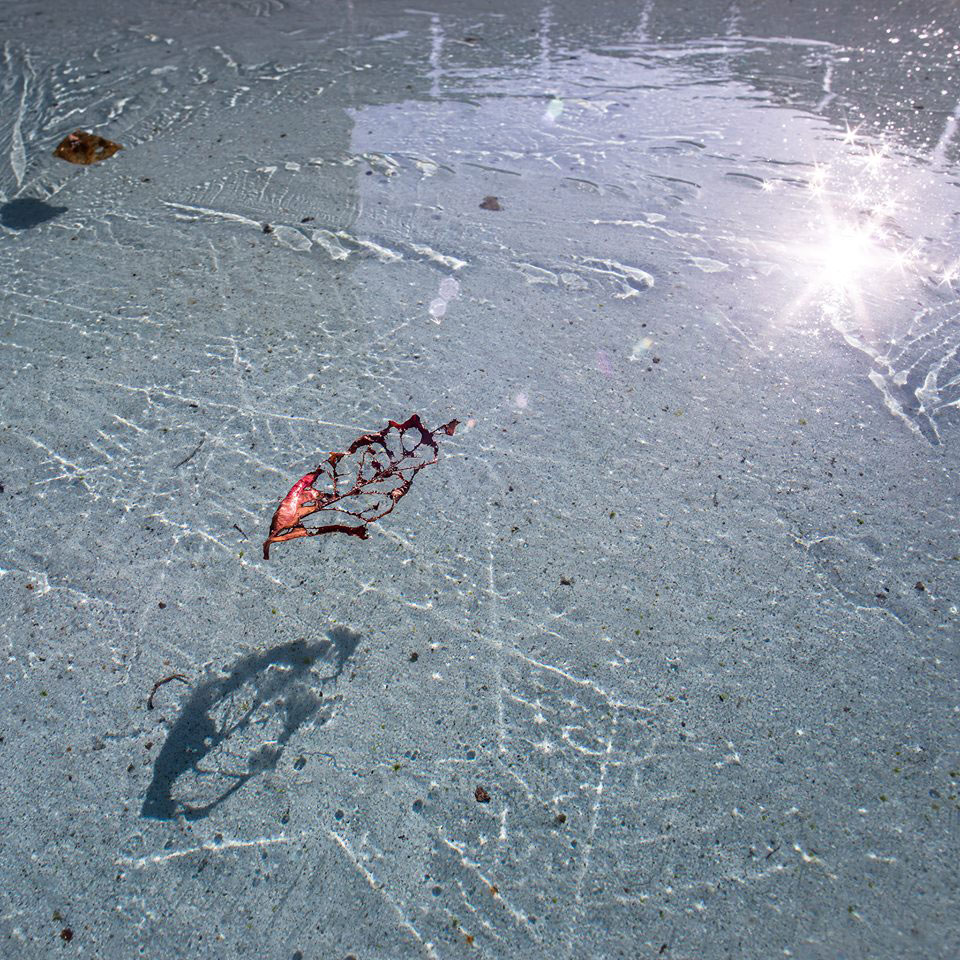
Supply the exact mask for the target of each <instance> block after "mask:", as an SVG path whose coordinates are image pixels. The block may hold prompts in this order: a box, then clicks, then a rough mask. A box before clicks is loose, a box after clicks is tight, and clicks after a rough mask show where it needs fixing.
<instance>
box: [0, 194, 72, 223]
mask: <svg viewBox="0 0 960 960" xmlns="http://www.w3.org/2000/svg"><path fill="white" fill-rule="evenodd" d="M67 209H68V208H67V207H55V206H53V204H50V203H47V202H46V201H44V200H38V199H37V198H36V197H18V198H17V199H16V200H11V201H10V202H9V203H4V204H0V223H2V224H3V225H4V226H5V227H7V228H8V229H10V230H29V229H31V228H32V227H38V226H40V224H41V223H46V222H47V221H48V220H53V219H54V217H59V216H60V214H61V213H66V212H67Z"/></svg>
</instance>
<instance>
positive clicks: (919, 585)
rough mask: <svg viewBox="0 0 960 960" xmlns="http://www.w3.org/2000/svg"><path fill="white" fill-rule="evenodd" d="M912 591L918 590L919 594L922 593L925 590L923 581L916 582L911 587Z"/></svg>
mask: <svg viewBox="0 0 960 960" xmlns="http://www.w3.org/2000/svg"><path fill="white" fill-rule="evenodd" d="M913 589H914V590H919V591H920V592H921V593H923V591H924V590H926V589H927V588H926V587H925V586H924V585H923V581H922V580H918V581H917V582H916V583H915V584H914V585H913Z"/></svg>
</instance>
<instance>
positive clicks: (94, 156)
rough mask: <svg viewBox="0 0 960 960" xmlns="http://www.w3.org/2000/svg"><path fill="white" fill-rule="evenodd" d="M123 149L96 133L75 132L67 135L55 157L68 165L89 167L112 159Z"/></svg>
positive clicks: (55, 151)
mask: <svg viewBox="0 0 960 960" xmlns="http://www.w3.org/2000/svg"><path fill="white" fill-rule="evenodd" d="M122 149H123V147H122V146H121V145H120V144H119V143H114V142H113V141H112V140H106V139H105V138H104V137H98V136H97V135H96V134H95V133H87V132H86V130H74V131H73V133H69V134H67V136H65V137H64V138H63V139H62V140H61V141H60V143H59V144H58V145H57V149H56V150H54V151H53V155H54V156H55V157H59V158H60V159H61V160H66V161H67V162H68V163H79V164H82V165H83V166H89V165H90V164H91V163H99V162H100V161H101V160H106V159H107V157H112V156H113V155H114V154H115V153H116V152H117V151H118V150H122Z"/></svg>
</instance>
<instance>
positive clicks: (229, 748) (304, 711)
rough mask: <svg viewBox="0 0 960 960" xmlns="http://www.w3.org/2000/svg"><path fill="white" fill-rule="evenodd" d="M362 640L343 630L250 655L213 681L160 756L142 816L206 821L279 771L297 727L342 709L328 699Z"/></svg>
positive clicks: (188, 707)
mask: <svg viewBox="0 0 960 960" xmlns="http://www.w3.org/2000/svg"><path fill="white" fill-rule="evenodd" d="M359 642H360V634H358V633H355V632H354V631H352V630H349V629H347V628H345V627H336V628H334V629H332V630H329V631H328V632H327V636H326V638H325V639H323V640H319V641H313V642H308V641H306V640H294V641H292V642H290V643H283V644H279V645H278V646H275V647H272V648H271V649H270V650H267V651H265V652H258V653H251V654H248V655H247V656H245V657H242V658H241V659H240V660H238V661H237V662H236V663H235V664H234V666H233V667H232V668H230V669H229V672H225V673H220V674H217V675H214V676H211V677H209V678H208V679H205V680H204V681H203V682H202V683H200V685H199V686H197V688H196V689H195V690H194V691H193V693H192V694H191V696H190V699H189V700H188V701H187V703H186V704H185V705H184V707H183V709H182V710H181V712H180V716H179V717H178V718H177V720H176V722H175V723H174V725H173V727H172V728H171V729H170V733H169V735H168V736H167V739H166V742H165V743H164V745H163V747H162V749H161V750H160V753H159V754H158V755H157V758H156V760H155V761H154V765H153V780H152V781H151V783H150V786H149V787H148V789H147V792H146V796H145V797H144V801H143V806H142V808H141V810H140V816H141V817H145V818H148V819H152V820H170V819H172V818H173V817H175V816H177V815H182V816H183V817H185V818H186V819H188V820H198V819H201V818H203V817H206V816H209V814H210V813H211V812H212V811H213V810H215V809H216V808H217V807H218V806H219V805H220V804H221V803H223V802H224V801H225V800H227V799H228V798H229V797H231V796H232V795H233V794H234V793H236V792H237V791H238V790H240V789H241V788H242V787H243V786H244V785H245V784H246V783H247V782H248V781H250V780H251V779H253V778H254V777H256V776H257V775H258V774H261V773H263V772H265V771H267V770H273V769H275V768H276V766H277V763H278V762H279V760H280V757H281V756H282V754H283V750H284V748H285V746H286V744H287V742H288V741H289V740H290V738H291V737H292V736H293V735H294V734H295V733H296V732H297V730H299V729H300V728H301V727H302V726H304V724H306V723H308V722H309V723H311V724H312V725H313V726H319V725H322V724H324V723H326V722H327V721H328V720H329V719H331V717H332V716H333V714H334V713H335V711H336V706H337V702H338V700H339V698H331V697H327V698H324V696H323V687H324V686H325V685H326V684H331V683H335V682H336V680H337V678H338V677H339V676H340V674H341V673H342V672H343V670H344V668H345V666H346V664H347V661H348V660H349V659H350V657H351V656H352V655H353V654H354V652H355V651H356V648H357V644H358V643H359ZM325 668H326V669H327V671H328V672H326V673H324V672H323V671H324V669H325ZM331 670H332V672H329V671H331Z"/></svg>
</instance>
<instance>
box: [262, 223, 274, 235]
mask: <svg viewBox="0 0 960 960" xmlns="http://www.w3.org/2000/svg"><path fill="white" fill-rule="evenodd" d="M263 232H264V233H273V227H271V226H270V224H269V223H265V224H264V225H263Z"/></svg>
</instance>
